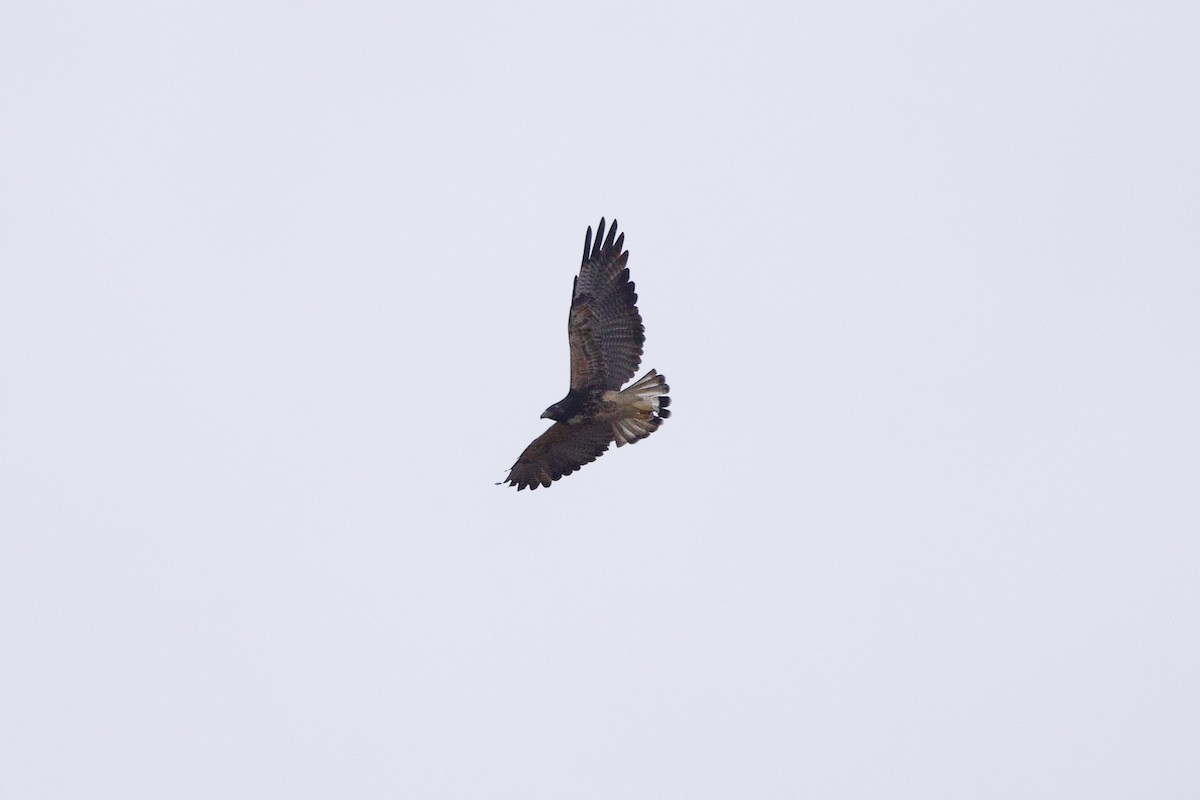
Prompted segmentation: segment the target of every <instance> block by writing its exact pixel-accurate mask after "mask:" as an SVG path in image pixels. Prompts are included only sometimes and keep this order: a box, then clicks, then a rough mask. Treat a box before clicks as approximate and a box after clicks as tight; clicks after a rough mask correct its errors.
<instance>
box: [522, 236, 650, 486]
mask: <svg viewBox="0 0 1200 800" xmlns="http://www.w3.org/2000/svg"><path fill="white" fill-rule="evenodd" d="M616 234H617V221H616V220H615V219H614V220H613V224H612V228H610V229H609V231H608V235H607V236H605V234H604V220H603V219H601V220H600V226H599V227H598V228H597V229H596V244H595V246H594V247H593V246H592V229H591V228H590V227H589V228H588V230H587V236H586V237H585V238H584V240H583V266H581V267H580V268H579V277H577V278H575V287H574V289H573V290H572V292H571V313H570V315H569V316H568V318H567V341H568V342H569V344H570V346H571V390H570V391H569V392H567V396H566V397H564V398H563V399H562V400H559V401H558V402H557V403H555V404H554V405H552V406H550V407H549V408H547V409H546V410H545V411H544V412H542V419H552V420H554V424H553V425H551V426H550V428H549V429H548V430H547V431H546V432H545V433H543V434H542V435H541V436H539V437H538V438H536V439H534V440H533V442H532V444H530V445H529V447H526V448H525V452H524V453H521V457H520V458H518V459H517V463H516V464H513V467H512V470H511V471H510V472H509V473H508V477H507V478H506V479H505V480H504V481H502V483H509V484H511V485H513V486H516V487H517V489H518V490H520V489H524V488H526V487H529V488H530V489H536V488H538V486H549V485H550V484H551V483H552V482H553V481H556V480H558V479H559V478H561V477H562V476H564V475H570V474H571V473H572V472H574V471H575V470H577V469H579V468H580V467H582V466H583V465H584V464H590V463H591V462H593V461H595V460H596V459H597V458H599V457H600V455H601V454H602V453H603V452H604V451H605V450H607V449H608V446H609V444H611V443H612V442H613V441H614V440H615V441H616V443H617V447H620V446H621V445H624V444H632V443H634V442H636V441H638V440H640V439H645V438H646V437H647V436H649V435H650V434H651V433H653V432H654V431H656V430H658V426H659V425H661V424H662V421H663V420H664V419H666V418H667V417H669V416H671V412H670V410H669V409H668V408H667V406H669V405H670V404H671V398H670V397H668V396H667V392H669V391H670V390H671V387H670V386H668V385H667V381H666V378H664V377H663V376H662V375H659V374H658V373H657V372H655V371H654V370H650V371H649V372H647V373H646V374H645V375H643V376H642V377H641V378H640V379H638V381H637V382H636V383H633V384H631V385H630V386H629V387H628V388H626V389H624V390H622V389H621V386H622V385H623V384H624V383H625V382H626V381H628V380H629V379H630V378H632V377H633V374H634V373H635V372H637V368H638V365H639V364H640V363H641V361H642V344H643V343H644V342H645V341H646V330H645V328H644V327H643V326H642V315H641V314H639V313H638V310H637V293H636V292H634V290H633V289H634V286H633V281H631V280H629V268H628V267H626V266H625V263H626V262H627V261H628V260H629V252H628V251H624V250H622V247H624V245H625V234H621V235H620V236H617V235H616Z"/></svg>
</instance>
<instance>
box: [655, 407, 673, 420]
mask: <svg viewBox="0 0 1200 800" xmlns="http://www.w3.org/2000/svg"><path fill="white" fill-rule="evenodd" d="M658 416H659V419H670V418H671V409H669V408H660V409H658Z"/></svg>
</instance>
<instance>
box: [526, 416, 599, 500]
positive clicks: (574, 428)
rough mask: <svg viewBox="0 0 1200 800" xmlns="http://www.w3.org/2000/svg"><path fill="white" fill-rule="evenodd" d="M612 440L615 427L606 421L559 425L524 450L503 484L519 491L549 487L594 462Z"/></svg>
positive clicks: (552, 426)
mask: <svg viewBox="0 0 1200 800" xmlns="http://www.w3.org/2000/svg"><path fill="white" fill-rule="evenodd" d="M612 440H613V430H612V425H610V424H609V423H607V422H588V423H583V424H580V425H566V424H564V423H562V422H556V423H554V424H553V425H551V426H550V428H548V429H547V430H546V432H545V433H543V434H542V435H541V436H539V437H538V438H536V439H534V440H533V442H532V443H531V444H530V445H529V447H526V448H525V452H524V453H521V457H520V458H518V459H517V463H516V464H513V467H512V470H511V471H509V473H508V477H507V478H505V479H504V482H505V483H510V484H512V485H513V486H516V487H517V489H518V490H520V489H524V488H525V487H526V486H528V487H529V488H530V489H536V488H538V486H539V485H541V486H549V485H550V484H551V483H552V482H553V481H556V480H558V479H559V478H561V477H562V476H563V475H570V474H571V473H572V472H574V471H575V470H577V469H579V468H580V467H582V466H583V465H584V464H590V463H591V462H593V461H595V460H596V459H597V458H599V457H600V454H601V453H603V452H604V451H605V450H607V449H608V445H609V444H610V443H611V442H612Z"/></svg>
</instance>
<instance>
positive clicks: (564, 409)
mask: <svg viewBox="0 0 1200 800" xmlns="http://www.w3.org/2000/svg"><path fill="white" fill-rule="evenodd" d="M583 398H584V393H583V392H581V391H579V390H578V389H572V390H571V391H569V392H567V396H566V397H564V398H563V399H562V400H559V401H558V402H557V403H555V404H554V405H552V406H550V407H549V408H547V409H546V410H545V411H543V412H542V419H552V420H554V421H555V422H566V421H567V420H569V419H570V418H571V417H573V416H575V415H576V414H578V413H579V411H580V409H581V408H582V407H583Z"/></svg>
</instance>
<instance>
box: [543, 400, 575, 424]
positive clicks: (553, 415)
mask: <svg viewBox="0 0 1200 800" xmlns="http://www.w3.org/2000/svg"><path fill="white" fill-rule="evenodd" d="M569 416H570V414H569V413H568V412H567V410H566V409H565V408H563V404H562V403H555V404H554V405H552V406H550V407H549V408H547V409H546V410H545V411H543V412H542V419H552V420H554V421H555V422H566V421H567V417H569Z"/></svg>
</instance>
